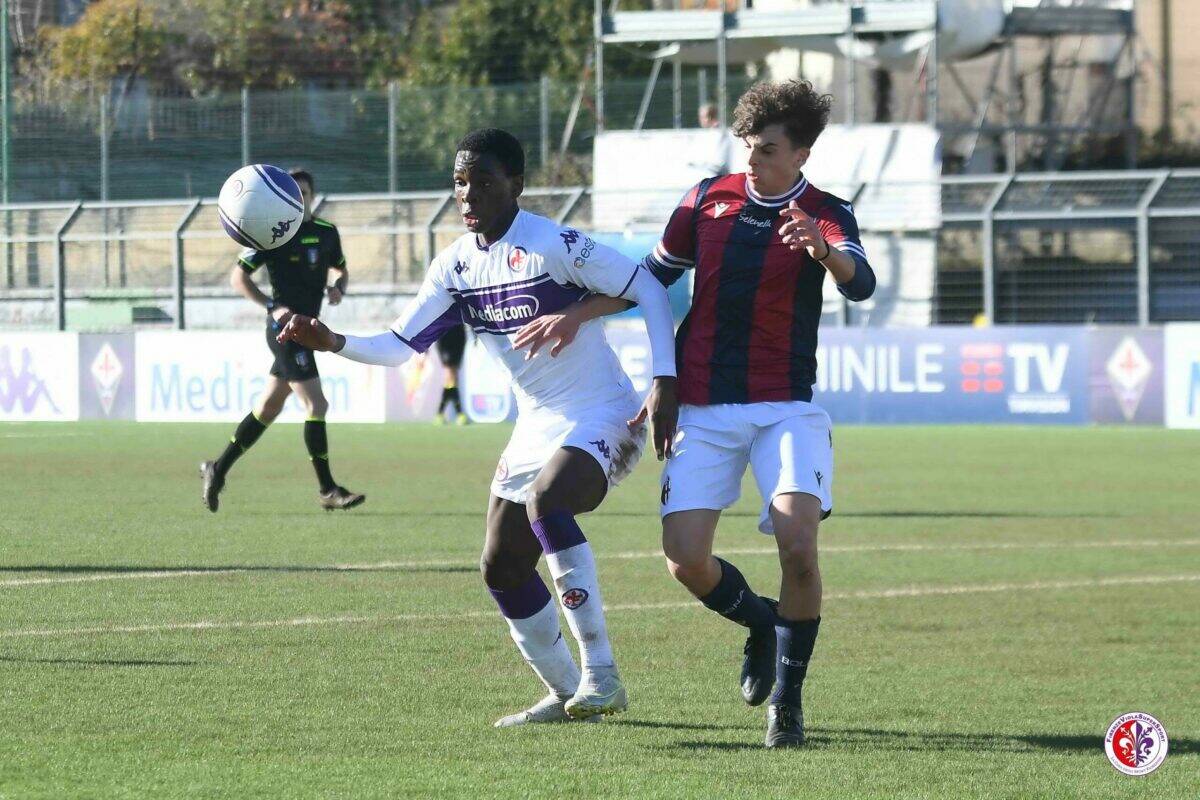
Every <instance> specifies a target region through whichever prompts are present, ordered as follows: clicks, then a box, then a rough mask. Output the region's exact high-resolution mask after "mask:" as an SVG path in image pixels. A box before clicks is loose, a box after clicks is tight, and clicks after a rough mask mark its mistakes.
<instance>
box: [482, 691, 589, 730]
mask: <svg viewBox="0 0 1200 800" xmlns="http://www.w3.org/2000/svg"><path fill="white" fill-rule="evenodd" d="M570 699H571V698H570V697H559V696H558V695H556V694H554V693H550V694H548V695H546V696H545V697H543V698H542V699H541V700H538V701H537V702H536V703H534V704H533V705H532V706H530V707H529V708H527V709H526V710H524V711H518V712H517V713H516V714H509V715H508V716H507V717H501V718H500V719H498V720H496V727H497V728H511V727H513V726H514V725H543V724H546V723H552V722H599V721H600V717H588V718H586V719H583V720H577V719H575V718H574V717H572V716H571V715H570V714H568V713H567V710H566V708H565V706H566V704H567V701H568V700H570Z"/></svg>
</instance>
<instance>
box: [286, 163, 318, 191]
mask: <svg viewBox="0 0 1200 800" xmlns="http://www.w3.org/2000/svg"><path fill="white" fill-rule="evenodd" d="M288 175H291V176H292V180H294V181H295V182H296V183H299V182H300V181H304V182H305V183H307V184H308V188H309V189H312V190H313V191H314V192H315V191H316V190H317V182H316V181H315V180H313V176H312V173H311V172H309V171H308V170H306V169H300V168H299V167H295V168H294V169H289V170H288Z"/></svg>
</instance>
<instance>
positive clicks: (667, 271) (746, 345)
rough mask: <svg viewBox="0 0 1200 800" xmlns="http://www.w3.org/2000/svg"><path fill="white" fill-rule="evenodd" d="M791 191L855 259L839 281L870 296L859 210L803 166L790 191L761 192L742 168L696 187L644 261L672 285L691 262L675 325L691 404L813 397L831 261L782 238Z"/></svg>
mask: <svg viewBox="0 0 1200 800" xmlns="http://www.w3.org/2000/svg"><path fill="white" fill-rule="evenodd" d="M792 200H795V201H796V203H797V205H798V206H799V207H800V208H802V209H803V210H804V211H805V212H806V213H807V214H808V215H809V216H811V217H812V218H813V219H815V220H816V222H817V225H818V227H819V228H820V231H821V233H822V235H824V237H825V240H826V241H827V242H828V243H829V246H830V247H835V248H837V249H839V250H841V251H842V252H844V253H846V254H847V255H849V256H851V257H852V258H853V259H854V261H855V267H856V269H855V275H854V278H853V279H851V280H850V281H848V282H847V283H845V284H842V285H839V286H838V290H839V291H840V292H841V293H842V294H843V295H845V296H846V297H847V298H849V299H850V300H865V299H866V298H867V297H870V295H871V293H872V292H873V291H874V290H875V275H874V273H873V272H872V271H871V267H870V265H869V264H868V263H867V256H866V252H865V251H864V250H863V247H862V243H861V242H860V241H859V238H858V223H857V221H856V220H855V218H854V210H853V209H852V208H851V206H850V204H849V203H848V202H846V201H845V200H842V199H841V198H838V197H835V196H833V195H831V194H828V193H827V192H823V191H821V190H820V189H818V188H816V187H815V186H812V185H810V184H809V183H808V181H807V180H806V179H805V178H804V177H803V176H801V177H800V180H799V181H798V182H797V183H796V184H795V185H793V186H792V188H791V189H789V190H788V191H787V192H784V193H783V194H781V195H778V196H775V197H763V196H761V195H759V194H757V193H756V192H754V191H753V190H752V189H751V188H750V186H749V185H748V182H747V180H746V175H745V174H744V173H738V174H735V175H723V176H720V177H717V178H710V179H708V180H704V181H701V182H700V183H698V184H697V185H696V186H694V187H692V189H691V190H689V191H688V193H687V194H686V195H684V198H683V200H682V201H681V202H680V203H679V205H678V207H676V209H675V211H674V212H672V214H671V219H670V221H669V222H667V227H666V231H665V232H664V233H663V237H662V240H661V241H660V242H659V243H658V245H657V246H656V247H655V248H654V252H652V253H651V254H650V255H648V256H646V259H645V261H644V262H643V265H644V266H646V267H647V268H648V269H650V270H651V272H653V273H654V274H655V276H656V277H658V279H659V280H660V281H662V282H663V283H665V284H667V285H670V284H671V283H674V281H676V280H678V279H679V277H680V276H682V274H683V271H684V270H685V269H693V268H694V269H695V270H696V272H695V282H694V286H693V290H692V307H691V310H690V311H689V312H688V314H687V317H685V319H684V321H683V324H682V325H681V326H680V328H679V332H678V334H677V335H676V340H675V341H676V362H677V364H678V366H679V399H680V402H683V403H688V404H692V405H716V404H719V403H761V402H767V401H779V400H804V401H811V400H812V386H813V383H815V382H816V376H817V357H816V352H817V325H818V323H819V322H820V320H821V300H822V298H821V287H822V284H823V283H824V280H825V268H824V267H822V266H821V264H820V263H818V262H817V261H815V260H814V259H813V258H811V257H810V256H809V255H808V253H807V252H806V251H803V250H801V251H793V250H791V249H790V248H789V247H788V246H787V245H786V244H784V242H783V240H782V239H781V238H780V235H779V229H780V227H782V225H783V224H784V222H786V221H787V218H786V217H782V216H780V214H779V211H780V209H782V208H784V207H785V206H787V205H788V204H789V203H790V202H791V201H792Z"/></svg>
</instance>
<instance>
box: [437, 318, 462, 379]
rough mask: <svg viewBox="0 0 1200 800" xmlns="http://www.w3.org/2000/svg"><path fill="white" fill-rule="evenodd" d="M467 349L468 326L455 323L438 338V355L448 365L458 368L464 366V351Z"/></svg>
mask: <svg viewBox="0 0 1200 800" xmlns="http://www.w3.org/2000/svg"><path fill="white" fill-rule="evenodd" d="M466 349H467V326H466V325H455V326H454V327H453V328H450V329H448V330H447V331H446V332H445V333H443V334H442V338H440V339H438V340H437V351H438V355H439V356H441V358H442V363H443V364H444V365H446V366H447V367H451V368H453V369H457V368H458V367H460V366H462V360H463V351H464V350H466Z"/></svg>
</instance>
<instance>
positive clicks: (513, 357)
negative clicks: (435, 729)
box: [279, 128, 678, 727]
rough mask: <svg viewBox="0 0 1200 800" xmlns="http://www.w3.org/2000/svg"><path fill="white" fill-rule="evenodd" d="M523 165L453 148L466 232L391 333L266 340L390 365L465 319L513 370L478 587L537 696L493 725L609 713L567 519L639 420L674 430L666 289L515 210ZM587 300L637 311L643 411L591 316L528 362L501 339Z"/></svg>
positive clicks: (630, 454) (503, 137) (633, 446)
mask: <svg viewBox="0 0 1200 800" xmlns="http://www.w3.org/2000/svg"><path fill="white" fill-rule="evenodd" d="M524 170H525V156H524V153H523V152H522V149H521V145H520V143H519V142H518V141H517V140H516V138H514V137H513V136H512V135H511V134H509V133H506V132H505V131H502V130H498V129H495V128H488V129H484V130H479V131H474V132H472V133H470V134H468V135H467V136H466V137H465V138H464V139H463V140H462V141H461V142H459V144H458V154H457V155H456V156H455V160H454V194H455V199H456V200H457V202H458V207H459V211H460V213H461V214H462V218H463V221H464V223H465V224H466V226H467V230H468V231H469V233H467V234H466V235H465V236H462V237H461V238H459V239H458V240H457V241H456V242H455V243H454V244H452V245H451V246H450V247H448V248H446V249H445V250H443V251H442V252H441V253H439V254H438V255H437V257H436V258H434V260H433V263H432V264H431V265H430V268H429V272H428V273H427V274H426V276H425V281H424V283H423V284H422V285H421V288H420V291H419V292H418V293H417V296H416V298H415V299H413V300H412V301H411V302H410V303H409V304H408V306H407V307H406V308H405V309H404V311H403V313H401V314H400V317H399V318H398V319H397V320H396V322H395V323H394V324H393V325H392V329H391V330H390V331H387V332H385V333H382V334H379V335H378V336H372V337H356V336H343V335H341V334H338V333H334V332H332V331H330V330H329V328H327V327H326V326H325V325H324V324H323V323H321V322H319V321H318V320H316V319H312V318H310V317H303V316H300V315H296V316H294V317H292V319H291V321H290V322H289V323H288V325H287V327H286V328H284V330H283V331H282V332H281V333H280V335H279V338H280V341H289V340H290V341H295V342H298V343H300V344H301V345H303V346H305V347H309V348H312V349H314V350H327V351H333V352H336V353H338V354H339V355H342V356H345V357H346V358H349V359H352V360H354V361H361V362H364V363H368V364H381V365H387V366H394V365H398V364H400V363H402V362H404V361H405V360H406V359H407V358H409V357H410V356H412V355H413V354H414V353H419V352H424V351H425V350H426V349H427V348H428V347H429V346H430V345H431V344H432V343H433V342H434V341H436V340H437V338H438V337H439V336H440V335H441V334H442V333H443V332H444V331H445V330H446V329H447V328H449V327H450V326H453V325H461V324H462V323H463V322H466V323H467V324H468V325H470V326H471V327H472V328H474V330H475V332H476V333H477V334H479V336H480V338H481V340H482V341H483V342H484V344H485V345H486V346H487V348H488V350H490V351H491V353H492V355H493V356H495V357H496V358H497V359H499V360H500V361H501V362H502V363H503V364H504V365H505V366H506V367H507V368H508V370H509V372H510V373H511V375H512V385H513V391H514V393H515V394H516V397H517V408H518V416H517V423H516V426H515V428H514V430H513V434H512V438H511V440H510V441H509V443H508V446H507V447H506V448H505V449H504V453H503V455H501V457H500V463H499V465H498V466H497V468H496V475H495V478H494V479H493V481H492V486H491V493H492V497H491V500H490V503H489V507H488V513H487V538H486V541H485V544H484V548H483V556H482V558H481V569H482V572H483V580H484V583H486V584H487V587H488V589H489V590H490V591H491V593H492V596H493V597H494V598H495V599H496V603H497V605H498V606H499V608H500V613H501V614H502V615H503V616H504V618H505V619H506V620H507V621H508V625H509V630H510V632H511V634H512V637H513V640H514V641H515V642H516V644H517V647H518V649H519V650H520V651H521V655H522V656H524V658H525V660H526V661H527V662H528V663H529V664H530V666H531V667H533V670H534V672H536V673H537V675H538V677H539V678H541V679H542V681H543V682H544V683H545V684H546V687H547V688H548V689H549V690H550V693H549V694H548V695H547V696H546V697H545V698H543V699H542V700H541V701H539V702H538V703H536V704H534V705H533V707H531V708H529V709H528V710H526V711H522V712H519V713H517V714H513V715H511V716H507V717H504V718H503V719H501V720H499V721H498V722H497V723H496V725H497V726H498V727H507V726H510V725H521V724H526V723H536V722H563V721H567V720H570V719H588V718H595V717H597V715H601V714H613V713H617V712H620V711H623V710H624V709H625V707H626V693H625V688H624V686H623V685H622V683H621V680H620V676H619V675H618V673H617V668H616V664H615V662H614V659H613V654H612V648H611V646H610V644H609V641H608V634H607V631H606V627H605V621H604V611H603V608H602V605H601V597H600V586H599V584H598V583H597V577H596V563H595V559H594V557H593V554H592V550H591V546H590V545H589V544H588V542H587V540H586V539H585V538H584V535H583V532H582V531H581V530H580V528H579V525H578V523H577V522H576V520H575V517H576V515H578V514H584V513H587V512H588V511H591V510H593V509H595V508H596V507H597V506H598V505H599V504H600V502H601V501H602V500H603V499H604V496H605V494H606V493H607V491H608V489H609V487H610V486H615V485H616V484H617V483H618V482H619V481H620V480H621V479H622V478H624V477H625V476H626V475H627V474H629V471H630V470H631V469H633V466H634V465H635V464H636V463H637V460H638V458H639V457H640V455H641V450H642V446H643V443H644V441H645V426H644V424H643V422H644V421H645V420H646V419H647V418H648V419H649V422H650V426H651V436H652V438H653V441H654V446H655V450H656V452H657V453H658V455H659V457H660V458H662V457H663V456H664V455H665V454H666V452H667V450H668V449H669V447H670V442H671V439H672V437H673V436H674V432H675V422H676V417H677V414H678V404H677V401H676V399H675V344H674V327H673V322H672V318H671V310H670V306H669V303H668V300H667V293H666V290H665V289H664V288H663V286H662V285H661V284H660V283H659V282H658V281H657V280H656V279H655V278H654V277H653V276H652V275H651V274H650V273H649V272H648V271H647V270H645V269H643V268H641V267H639V266H638V265H637V264H635V263H634V262H633V261H632V260H630V259H628V258H626V257H625V256H622V255H621V254H620V253H617V252H616V251H615V250H612V249H611V248H608V247H605V246H604V245H601V244H598V243H596V242H595V241H593V240H592V239H590V238H589V237H587V236H585V235H583V234H582V233H580V232H578V231H576V230H573V229H571V228H563V227H562V226H561V225H558V224H557V223H555V222H553V221H552V220H549V219H547V218H545V217H541V216H538V215H536V214H530V213H528V212H526V211H522V210H520V208H518V206H517V197H518V196H519V195H520V194H521V191H522V189H523V188H524ZM589 294H604V295H608V296H611V297H617V298H625V299H628V300H630V301H631V302H634V303H637V304H638V305H639V306H641V309H642V312H643V315H644V316H645V319H646V329H647V332H648V333H649V335H650V342H651V350H652V360H653V365H654V375H655V378H654V385H653V387H652V389H651V391H650V394H649V396H648V397H647V399H646V402H645V404H644V405H640V404H639V401H638V396H637V394H636V393H635V392H634V390H633V386H632V384H631V383H630V381H629V378H628V376H626V375H625V373H624V372H623V371H622V369H621V366H620V364H619V362H618V361H617V357H616V354H614V353H613V351H612V349H611V348H610V347H609V346H608V341H607V340H606V339H605V336H604V330H603V328H602V327H601V325H600V323H598V322H594V321H593V322H588V323H586V324H584V325H583V327H581V328H580V329H579V332H578V335H577V337H576V338H575V342H574V345H573V346H572V347H571V348H570V349H569V350H567V351H564V352H563V353H562V354H561V355H557V356H556V357H552V356H551V355H550V354H549V353H542V354H538V355H533V356H532V357H527V356H526V354H525V353H524V352H522V351H520V350H516V349H514V347H513V345H512V337H513V336H514V335H515V333H516V332H517V331H518V330H519V329H520V328H521V327H522V326H524V325H526V324H528V323H531V322H535V321H536V322H537V323H538V324H542V325H551V326H553V324H554V321H555V320H554V318H555V317H556V316H557V315H559V314H560V313H561V312H563V311H564V310H566V309H568V308H570V307H573V306H574V305H575V304H576V301H578V300H580V299H582V298H584V297H585V296H588V295H589ZM543 554H544V555H545V556H546V563H547V566H548V567H549V569H550V574H551V576H552V577H553V579H554V585H555V593H556V594H557V595H558V598H559V603H560V604H561V606H562V609H563V613H564V615H565V616H566V618H567V624H568V626H569V627H570V629H571V633H572V635H573V636H574V638H575V640H576V642H577V643H578V645H579V652H580V661H581V662H582V673H581V670H580V667H578V666H576V664H575V660H574V658H573V657H572V655H571V651H570V649H569V648H568V647H567V644H566V642H564V641H563V637H562V634H561V631H560V628H559V622H558V611H557V609H556V607H555V604H554V603H553V602H551V597H550V592H549V590H548V589H547V587H546V585H545V583H544V582H543V581H542V579H541V577H540V576H539V575H538V572H537V569H536V566H537V562H538V559H539V558H540V557H541V556H542V555H543Z"/></svg>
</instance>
